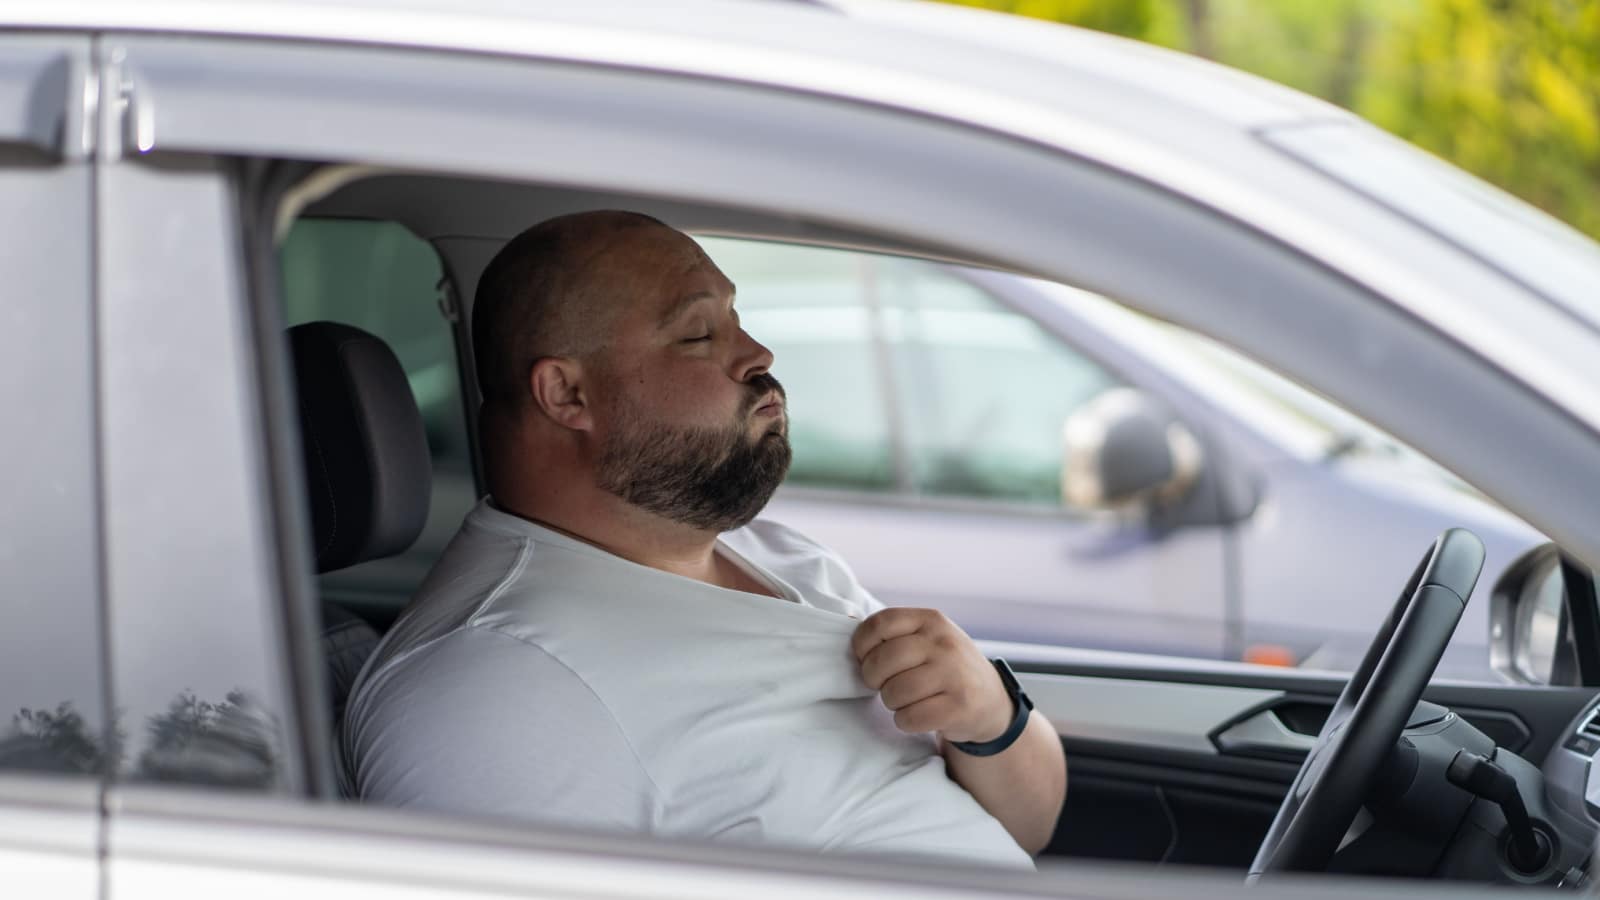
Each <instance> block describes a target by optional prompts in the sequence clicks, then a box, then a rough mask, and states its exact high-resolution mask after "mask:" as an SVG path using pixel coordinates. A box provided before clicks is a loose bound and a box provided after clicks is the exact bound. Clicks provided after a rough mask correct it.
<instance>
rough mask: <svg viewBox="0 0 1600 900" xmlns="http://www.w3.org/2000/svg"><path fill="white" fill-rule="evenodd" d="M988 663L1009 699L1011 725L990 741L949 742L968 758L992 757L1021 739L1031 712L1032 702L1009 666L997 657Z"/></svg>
mask: <svg viewBox="0 0 1600 900" xmlns="http://www.w3.org/2000/svg"><path fill="white" fill-rule="evenodd" d="M989 662H991V663H993V664H994V669H995V671H996V672H998V673H999V674H1000V683H1001V684H1003V685H1004V686H1005V689H1006V694H1007V696H1009V697H1010V698H1011V704H1012V714H1011V724H1010V725H1008V726H1006V730H1005V731H1003V732H1001V734H1000V736H999V737H997V738H995V739H994V740H992V741H951V742H950V745H951V746H953V747H955V748H956V749H957V750H960V751H961V752H962V753H966V754H968V755H970V756H994V755H995V754H997V753H1000V752H1002V751H1004V750H1005V749H1006V748H1008V747H1010V746H1011V745H1012V744H1015V743H1016V742H1017V738H1019V737H1022V731H1023V729H1025V728H1027V727H1028V714H1029V713H1031V712H1032V711H1033V701H1032V700H1030V699H1029V698H1028V694H1027V692H1026V691H1024V690H1023V689H1022V685H1021V684H1018V683H1017V676H1016V675H1015V674H1014V673H1013V672H1012V671H1011V666H1010V665H1008V664H1007V663H1006V661H1005V660H1003V659H1000V658H999V657H995V658H994V659H991V660H989Z"/></svg>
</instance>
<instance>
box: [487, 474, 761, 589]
mask: <svg viewBox="0 0 1600 900" xmlns="http://www.w3.org/2000/svg"><path fill="white" fill-rule="evenodd" d="M490 499H491V502H493V503H494V505H495V507H496V508H497V509H500V510H501V511H503V512H506V513H509V514H511V515H514V516H517V517H518V518H521V519H526V520H528V521H529V522H532V523H534V524H535V525H540V526H543V527H545V528H549V529H551V530H552V531H557V532H560V533H561V534H564V535H566V536H568V537H570V538H573V539H575V540H580V541H583V542H584V543H586V544H589V545H591V546H594V547H598V548H599V549H601V550H604V551H606V552H607V553H610V554H612V555H614V556H619V557H621V558H622V559H625V560H627V561H629V562H631V563H637V564H638V565H641V566H648V567H649V568H652V569H659V570H660V571H663V572H670V573H672V574H674V575H681V576H683V577H685V578H692V579H694V580H696V581H702V582H705V583H707V584H714V585H717V586H719V587H730V588H734V589H736V590H747V591H748V590H752V588H754V589H755V590H756V591H757V592H760V593H770V591H769V590H767V589H766V587H765V586H764V585H759V584H756V583H755V582H754V581H753V580H752V579H751V578H750V577H749V576H748V575H746V574H745V573H743V572H742V571H741V570H739V569H738V567H737V566H733V565H731V564H729V563H728V562H727V561H726V560H724V559H722V557H721V556H719V555H718V554H717V552H716V548H717V537H718V534H717V532H714V531H706V530H704V529H699V528H693V527H691V526H687V525H684V524H682V523H681V522H674V521H672V520H670V519H665V518H663V517H661V516H657V515H655V514H654V513H650V512H646V511H644V510H641V509H638V508H637V507H634V506H630V505H628V504H626V503H624V502H623V501H622V500H620V499H616V500H615V503H614V504H613V503H610V502H604V503H602V504H599V506H600V508H598V509H592V510H590V514H589V515H584V514H582V513H581V512H579V511H576V510H571V509H567V510H551V509H540V508H538V507H537V506H525V505H520V504H517V503H515V502H508V501H507V500H505V499H503V498H501V497H499V496H494V497H491V498H490ZM618 506H620V508H616V507H618Z"/></svg>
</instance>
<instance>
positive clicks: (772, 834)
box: [344, 212, 1066, 867]
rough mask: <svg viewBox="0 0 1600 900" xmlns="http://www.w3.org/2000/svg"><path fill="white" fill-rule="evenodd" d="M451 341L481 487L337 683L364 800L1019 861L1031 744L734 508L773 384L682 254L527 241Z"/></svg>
mask: <svg viewBox="0 0 1600 900" xmlns="http://www.w3.org/2000/svg"><path fill="white" fill-rule="evenodd" d="M472 337H473V344H474V347H475V350H476V356H477V365H478V377H479V383H480V386H481V388H482V392H483V407H482V417H481V437H482V445H483V451H484V463H485V472H486V476H487V480H488V485H489V492H490V493H489V496H488V497H487V498H486V499H485V500H484V501H483V502H481V503H480V504H479V505H478V507H477V508H476V509H474V510H473V511H472V513H471V514H470V515H468V516H467V519H466V521H465V522H464V523H463V525H462V527H461V530H460V532H459V533H458V534H457V535H456V537H455V539H454V540H453V541H452V542H451V544H450V546H449V547H448V548H447V549H446V550H445V552H444V554H443V555H442V556H441V558H440V560H439V562H438V564H437V565H436V566H435V567H434V570H433V571H432V572H431V573H430V574H429V576H428V578H427V580H426V581H425V582H424V583H423V585H422V587H421V589H420V592H419V594H418V596H417V597H416V599H415V600H414V602H413V603H412V605H411V606H410V607H409V608H408V609H407V611H406V613H405V615H404V616H403V617H402V618H401V619H400V621H399V622H398V623H397V624H396V626H395V628H394V629H393V630H392V631H391V632H390V634H389V635H388V636H387V637H386V638H385V639H384V641H383V644H382V645H381V647H380V648H379V650H378V651H377V652H376V653H375V654H374V657H373V659H372V660H371V661H370V662H369V663H368V665H367V667H366V670H365V671H364V672H363V674H362V677H361V680H360V682H359V683H358V685H357V686H356V689H355V691H354V694H353V698H352V700H351V703H350V706H349V711H348V713H347V715H346V721H345V729H344V753H345V758H346V762H347V765H348V767H349V771H348V772H347V775H348V776H349V777H350V778H351V779H352V783H353V786H354V788H355V790H356V791H357V792H358V794H359V795H360V796H361V797H362V798H364V799H367V800H370V801H375V802H381V803H387V804H396V805H402V806H414V807H419V808H428V809H434V810H440V811H446V812H459V813H470V814H475V815H495V816H504V817H509V818H514V819H520V820H524V821H536V822H543V823H551V824H558V825H565V826H577V827H584V828H594V829H607V830H622V831H629V832H636V833H648V834H657V835H663V836H672V837H683V838H694V839H702V840H706V839H709V840H732V841H751V842H753V841H759V842H761V843H763V844H766V845H769V846H791V847H799V848H809V849H815V850H822V851H835V850H837V851H860V852H876V853H887V854H900V855H922V856H927V855H933V856H937V857H939V858H943V859H960V860H968V861H972V862H979V863H989V864H995V865H1010V866H1017V867H1029V866H1031V865H1032V862H1031V859H1030V854H1032V853H1037V852H1038V851H1039V850H1040V849H1041V848H1042V847H1043V846H1044V845H1045V844H1046V843H1047V842H1048V840H1049V838H1050V834H1051V831H1052V830H1053V828H1054V825H1055V821H1056V818H1057V816H1058V815H1059V813H1060V809H1061V804H1062V800H1063V797H1064V795H1065V790H1066V765H1065V762H1064V759H1063V757H1062V753H1061V746H1060V743H1059V741H1058V740H1057V739H1056V736H1055V733H1054V730H1053V729H1052V728H1051V726H1050V724H1049V723H1048V722H1047V721H1046V720H1045V719H1044V717H1043V716H1041V715H1040V714H1038V713H1037V712H1031V713H1030V711H1029V706H1028V704H1026V702H1025V701H1020V700H1019V698H1018V697H1017V696H1016V694H1015V691H1014V690H1013V689H1012V688H1011V686H1008V684H1007V683H1006V680H1005V677H1004V675H1003V674H1002V672H1001V668H1000V667H999V666H997V665H995V664H991V662H990V661H989V660H986V659H984V657H983V655H982V654H981V653H980V652H979V651H978V649H977V648H976V646H975V645H974V644H973V642H972V641H971V640H970V639H969V638H968V637H967V635H966V634H964V633H963V632H962V631H961V630H960V629H959V628H957V627H956V626H955V625H953V624H952V623H950V622H949V621H948V620H947V619H945V618H944V617H943V616H941V615H940V614H938V613H937V612H934V611H932V610H921V609H909V608H893V609H884V608H883V607H882V606H881V604H879V603H878V602H877V601H876V600H874V599H873V598H872V597H871V596H870V595H869V594H868V593H867V592H866V591H865V590H864V589H863V588H862V587H861V586H860V585H859V584H858V583H857V582H856V580H855V578H854V576H852V575H851V573H850V570H849V569H848V568H847V567H846V565H845V564H844V563H843V562H842V561H841V560H839V559H838V558H837V557H836V556H834V555H832V554H831V553H829V552H828V551H827V550H825V549H824V548H822V547H820V546H818V545H817V544H815V543H813V542H811V541H809V540H807V539H806V538H804V537H803V536H801V535H799V534H796V533H795V532H793V531H791V530H789V529H786V528H784V527H783V526H781V525H778V524H776V523H773V522H769V521H765V520H757V519H756V518H755V517H756V515H757V514H758V513H759V512H760V511H761V509H762V507H763V506H765V505H766V502H767V500H768V499H769V498H770V497H771V496H772V493H773V491H774V490H775V489H776V488H777V486H778V484H779V482H780V481H782V479H783V476H784V474H785V472H786V470H787V468H788V464H789V453H790V451H789V442H788V436H787V417H786V412H785V398H784V393H783V390H782V388H781V386H780V385H779V384H778V382H777V380H776V379H774V378H773V377H772V376H771V375H770V374H768V371H767V370H768V368H769V367H770V366H771V364H772V354H771V353H769V352H768V351H767V349H766V348H765V347H763V346H762V345H761V344H759V343H757V342H756V341H755V340H754V339H753V338H751V336H750V335H748V334H746V333H745V332H744V330H743V329H742V328H740V326H739V315H738V311H737V310H736V309H735V307H734V286H733V284H732V283H730V282H729V281H728V279H727V278H726V277H724V275H723V274H722V272H720V271H719V270H718V269H717V267H716V265H715V264H713V263H712V261H711V260H710V259H708V258H707V257H706V255H705V254H704V252H703V251H702V250H701V249H700V247H699V246H698V245H697V244H695V242H694V241H692V240H690V239H689V238H688V237H687V236H685V235H683V234H681V233H679V232H677V231H674V230H672V229H671V228H668V227H667V226H665V225H663V224H662V223H660V222H658V221H656V220H654V219H651V218H648V217H645V216H641V215H638V214H634V213H623V212H594V213H582V214H577V215H571V216H563V217H560V218H556V219H552V220H550V221H547V222H544V223H542V224H539V225H536V226H534V227H533V228H530V229H529V230H527V231H525V232H523V233H522V234H521V235H519V236H517V237H516V238H515V239H513V240H512V241H511V242H510V243H509V244H507V245H506V247H505V248H504V249H502V250H501V251H500V253H499V254H498V255H497V256H496V257H495V259H494V261H493V262H491V263H490V265H489V268H488V269H487V271H486V272H485V273H484V275H483V278H482V279H481V281H480V283H479V287H478V294H477V303H476V306H475V309H474V313H473V334H472ZM981 564H982V562H981V561H979V560H974V561H973V565H981ZM963 748H965V749H963ZM979 754H987V755H979Z"/></svg>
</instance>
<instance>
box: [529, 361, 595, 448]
mask: <svg viewBox="0 0 1600 900" xmlns="http://www.w3.org/2000/svg"><path fill="white" fill-rule="evenodd" d="M528 380H529V385H528V387H529V389H530V390H531V392H532V394H533V405H534V406H536V407H538V408H539V411H540V412H543V413H544V414H545V415H546V416H549V417H550V419H551V420H552V421H554V422H555V423H556V424H557V425H561V426H563V427H566V428H571V429H573V430H574V431H588V430H589V429H591V428H593V427H594V416H593V415H592V410H590V408H589V397H588V394H587V392H586V391H585V390H584V382H583V366H582V365H581V364H580V363H579V362H578V361H577V360H575V359H567V358H565V357H558V356H546V357H544V358H543V359H541V360H539V361H538V362H536V363H534V364H533V371H532V372H531V373H530V374H529V375H528Z"/></svg>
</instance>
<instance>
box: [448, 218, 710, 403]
mask: <svg viewBox="0 0 1600 900" xmlns="http://www.w3.org/2000/svg"><path fill="white" fill-rule="evenodd" d="M652 251H653V252H652ZM674 257H677V258H676V259H674ZM695 257H699V258H703V256H700V254H699V251H698V247H696V246H695V245H694V242H693V241H691V240H689V238H688V237H686V236H684V235H682V234H680V233H678V232H677V231H674V230H673V229H671V228H669V227H668V226H667V225H665V224H663V223H662V222H660V221H659V220H657V219H653V218H651V217H650V216H646V215H643V214H641V213H634V212H623V211H618V210H602V211H596V212H583V213H574V214H572V215H566V216H558V217H556V218H554V219H548V220H546V221H544V222H541V223H539V224H538V225H535V226H533V227H532V228H529V229H528V230H526V231H524V232H522V233H521V234H519V235H517V236H516V237H514V238H512V239H511V241H510V242H508V243H507V244H506V245H505V246H504V247H502V248H501V250H500V252H499V253H497V254H495V257H494V259H493V260H492V261H491V262H490V263H489V267H488V268H487V269H485V270H484V273H483V277H482V278H481V279H479V281H478V292H477V297H476V299H475V301H474V303H473V312H472V345H473V351H474V355H475V357H476V359H477V369H478V385H479V387H480V388H481V389H482V391H483V399H484V403H485V404H486V405H488V406H491V407H499V408H500V409H501V410H503V411H511V410H515V409H520V408H521V407H522V406H523V405H524V404H525V403H526V402H527V400H528V397H529V391H528V376H529V373H530V372H531V371H532V369H533V364H534V363H535V362H537V361H538V360H539V359H541V358H543V357H547V356H559V357H569V358H574V359H582V358H585V357H589V356H592V355H593V354H594V353H596V352H597V351H599V350H601V349H602V348H603V347H604V346H605V343H606V338H607V335H608V333H609V331H610V327H609V326H610V323H611V321H612V319H613V317H614V316H615V314H616V313H617V312H618V311H619V310H620V309H622V308H623V307H624V306H625V305H626V303H627V302H628V301H630V300H632V299H635V296H636V294H637V293H638V292H639V291H640V290H645V289H648V287H649V282H650V281H651V280H653V276H655V275H656V274H657V273H656V272H655V271H653V269H660V268H662V267H663V266H665V267H666V268H667V269H669V270H670V269H673V268H679V267H681V266H683V265H690V264H693V260H694V258H695Z"/></svg>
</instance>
